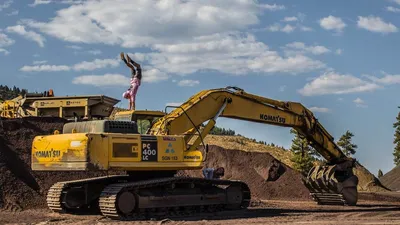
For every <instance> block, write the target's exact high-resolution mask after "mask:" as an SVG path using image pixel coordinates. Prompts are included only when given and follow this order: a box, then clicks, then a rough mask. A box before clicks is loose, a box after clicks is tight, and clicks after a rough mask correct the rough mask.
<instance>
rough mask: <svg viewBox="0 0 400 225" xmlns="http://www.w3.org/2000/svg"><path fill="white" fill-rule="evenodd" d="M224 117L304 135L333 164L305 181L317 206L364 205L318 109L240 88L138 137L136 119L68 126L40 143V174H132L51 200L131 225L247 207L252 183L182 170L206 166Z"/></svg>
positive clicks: (65, 186) (52, 195)
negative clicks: (212, 136) (211, 137)
mask: <svg viewBox="0 0 400 225" xmlns="http://www.w3.org/2000/svg"><path fill="white" fill-rule="evenodd" d="M123 113H125V114H126V113H127V112H123ZM156 116H157V115H156ZM218 117H226V118H232V119H239V120H246V121H252V122H257V123H264V124H269V125H276V126H282V127H291V128H293V129H295V130H297V131H298V132H299V133H300V134H302V135H303V136H304V137H306V138H307V139H308V140H309V141H310V145H311V146H313V147H314V148H315V149H316V150H317V151H318V152H319V153H320V155H321V156H322V157H324V158H325V160H326V163H325V165H321V166H316V167H314V168H313V169H312V170H311V171H310V173H309V175H308V177H307V178H306V179H305V181H304V183H305V184H306V186H307V187H308V188H309V190H310V193H311V195H312V196H313V198H314V200H315V201H316V202H318V203H319V204H341V205H356V204H357V199H358V196H357V184H358V179H357V177H356V176H355V175H354V174H353V170H352V169H353V167H354V163H355V160H354V159H352V158H348V157H347V156H346V155H345V154H343V152H342V151H341V150H340V148H339V147H338V146H337V145H336V144H335V142H334V139H333V137H332V136H331V135H330V134H329V133H328V132H327V131H326V130H325V129H324V128H323V126H322V125H321V124H320V123H319V122H318V120H317V119H316V118H315V117H314V115H313V113H312V112H311V111H310V110H308V109H307V108H305V107H304V106H303V105H302V104H300V103H296V102H288V101H278V100H273V99H269V98H265V97H261V96H257V95H253V94H250V93H247V92H245V91H244V90H242V89H240V88H237V87H226V88H218V89H209V90H204V91H200V92H199V93H197V94H195V95H193V96H192V97H191V98H189V99H188V100H187V101H186V102H184V103H183V104H182V105H180V106H178V107H175V109H173V110H172V111H171V112H170V113H166V114H165V115H164V116H161V115H158V118H156V119H154V120H152V119H150V120H148V121H149V123H148V124H147V127H146V129H145V130H146V131H145V132H139V131H138V125H137V121H135V120H133V119H132V120H129V121H127V120H125V121H124V120H119V121H118V120H114V121H111V120H97V121H86V122H71V123H67V124H65V125H64V128H63V132H62V133H61V134H54V135H47V136H37V137H35V139H34V141H33V145H32V169H33V170H37V171H65V170H68V171H74V170H75V171H76V170H78V171H113V170H117V171H126V174H122V175H110V176H103V177H93V178H89V179H82V180H72V181H64V182H58V183H55V184H54V185H53V186H52V187H51V188H50V189H49V191H48V195H47V204H48V207H49V208H50V209H51V210H53V211H54V212H60V213H62V212H64V213H79V212H80V211H81V210H86V209H88V208H91V207H94V208H97V209H98V210H99V212H100V213H101V214H102V215H104V216H106V217H109V218H113V219H120V220H124V219H135V218H143V217H145V218H148V217H151V216H155V215H168V216H171V215H173V214H180V213H191V212H192V213H195V212H204V211H207V212H210V211H211V212H212V211H215V210H229V209H244V208H247V207H248V206H249V205H250V200H251V192H250V189H249V187H248V185H247V184H246V183H244V182H242V181H236V180H224V179H208V178H198V177H182V176H178V175H177V171H179V170H200V169H202V168H203V162H204V161H205V160H206V158H207V153H208V146H207V145H205V144H204V141H203V139H204V138H205V136H206V135H207V134H208V133H209V132H210V130H211V129H212V128H213V127H214V125H215V124H216V120H217V118H218ZM204 124H205V125H204ZM142 130H143V129H142ZM201 145H202V148H200V147H201Z"/></svg>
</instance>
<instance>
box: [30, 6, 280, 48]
mask: <svg viewBox="0 0 400 225" xmlns="http://www.w3.org/2000/svg"><path fill="white" fill-rule="evenodd" d="M279 8H280V7H279V6H275V5H272V6H271V5H262V6H260V5H258V4H257V3H256V2H255V1H243V0H221V1H165V0H163V1H158V2H157V3H154V1H137V2H135V4H126V1H124V0H115V1H108V0H99V1H87V2H85V3H83V4H81V5H73V6H70V7H68V8H65V9H61V10H59V11H57V12H56V16H55V17H54V18H52V19H51V20H50V21H49V22H37V21H34V20H23V22H24V23H25V24H27V25H28V26H31V27H34V28H38V29H40V30H41V31H42V32H44V33H46V34H48V35H51V36H54V37H57V38H59V39H62V40H65V41H69V42H75V43H104V44H109V45H114V44H118V45H121V46H123V47H140V46H149V45H152V44H156V43H164V44H172V43H181V42H184V41H188V40H192V38H193V37H198V36H204V35H211V34H214V33H218V32H227V31H232V30H241V29H244V28H246V27H247V26H249V25H254V24H257V23H259V19H258V15H259V14H260V13H261V12H262V9H271V10H273V9H279ZM131 21H135V22H134V23H132V22H131ZM138 21H140V22H138ZM143 27H146V29H143Z"/></svg>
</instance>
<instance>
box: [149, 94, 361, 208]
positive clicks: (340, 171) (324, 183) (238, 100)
mask: <svg viewBox="0 0 400 225" xmlns="http://www.w3.org/2000/svg"><path fill="white" fill-rule="evenodd" d="M216 115H217V116H216ZM218 116H220V117H226V118H232V119H239V120H245V121H252V122H257V123H264V124H269V125H274V126H281V127H291V128H293V129H295V130H296V131H297V132H298V133H300V134H301V135H303V136H304V137H305V138H306V139H307V140H308V141H309V142H310V145H311V146H312V147H314V148H315V150H316V151H317V152H318V153H320V155H321V156H322V157H323V158H325V159H326V165H324V166H317V167H314V168H313V169H312V170H311V171H310V173H309V174H308V177H307V178H308V179H306V180H305V181H304V182H305V184H306V186H307V187H308V188H309V190H310V192H311V195H312V196H313V197H314V199H315V200H316V201H317V202H318V203H319V204H337V203H339V204H349V205H354V204H356V202H357V190H356V188H357V184H358V179H357V177H356V176H354V175H353V173H352V168H353V167H354V163H355V160H354V159H352V158H349V157H347V156H346V155H345V154H344V153H343V152H342V151H341V149H340V148H339V147H338V146H337V144H336V143H335V142H334V138H333V137H332V136H331V135H330V134H329V133H328V131H327V130H326V129H325V128H324V127H323V126H322V125H321V124H320V123H319V121H318V120H317V119H316V117H315V116H314V115H313V113H312V112H311V111H310V110H309V109H307V108H306V107H304V106H303V105H302V104H300V103H297V102H290V101H278V100H274V99H269V98H265V97H261V96H257V95H253V94H250V93H247V92H245V91H244V90H242V89H240V88H237V87H227V88H219V89H211V90H204V91H201V92H199V93H198V94H196V95H194V96H192V97H191V98H189V99H188V100H187V101H186V102H184V103H183V104H182V105H181V106H180V107H178V108H176V109H175V110H173V111H172V112H171V113H169V114H168V115H166V116H165V117H163V118H162V119H160V120H159V121H158V122H157V123H155V124H154V125H153V127H152V128H151V130H150V134H152V135H174V134H186V135H187V140H189V139H190V138H191V137H192V136H193V135H194V133H195V131H198V130H199V129H200V126H201V125H202V124H203V123H204V122H206V121H209V123H211V125H210V126H206V127H205V130H206V131H203V132H202V134H201V135H199V136H198V137H197V140H196V141H195V144H194V145H192V146H191V147H190V148H191V150H192V149H194V148H196V147H197V145H199V144H200V141H201V140H202V139H203V138H204V137H205V136H206V135H207V133H208V132H209V131H210V130H211V128H212V126H213V125H214V124H215V122H216V121H215V120H216V117H218Z"/></svg>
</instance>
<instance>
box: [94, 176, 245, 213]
mask: <svg viewBox="0 0 400 225" xmlns="http://www.w3.org/2000/svg"><path fill="white" fill-rule="evenodd" d="M182 185H186V186H191V188H192V189H193V190H199V189H201V187H203V188H204V189H203V192H202V193H199V192H195V191H193V192H190V191H189V189H190V188H188V189H187V190H188V192H187V193H183V192H180V191H182V190H183V189H181V188H180V187H178V186H182ZM214 185H223V186H227V187H226V189H220V188H215V186H214ZM168 187H171V189H170V190H169V191H168V190H167V189H168ZM199 187H200V188H199ZM175 188H176V190H177V191H174V189H175ZM230 188H233V189H232V191H230V190H229V189H230ZM235 188H236V190H235ZM151 190H153V191H151ZM223 190H225V191H226V192H224V191H223ZM148 191H150V192H148ZM146 192H147V195H146ZM161 192H162V193H163V194H160V193H161ZM151 193H154V195H152V194H151ZM157 193H158V195H157ZM180 193H181V194H180ZM122 195H124V196H123V197H122ZM128 196H132V197H128ZM133 196H134V197H133ZM250 196H251V195H250V190H249V188H248V186H247V185H246V184H245V183H243V182H240V181H228V180H206V179H201V178H187V177H173V178H164V179H157V180H149V181H140V182H131V183H125V184H111V185H109V186H107V187H106V188H105V189H104V190H103V192H102V194H101V196H100V200H99V206H100V210H101V213H102V214H103V215H104V216H107V217H109V218H112V219H118V220H135V219H148V218H150V217H160V216H161V217H162V216H169V217H173V216H179V215H190V214H192V215H194V214H195V213H201V212H215V211H219V210H227V209H243V208H247V207H248V206H249V204H250ZM124 198H125V199H126V198H128V199H129V198H132V199H134V201H131V203H132V205H130V206H127V203H126V202H123V201H124V200H125V199H124ZM141 200H143V201H145V202H141Z"/></svg>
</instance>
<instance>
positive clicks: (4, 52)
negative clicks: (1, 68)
mask: <svg viewBox="0 0 400 225" xmlns="http://www.w3.org/2000/svg"><path fill="white" fill-rule="evenodd" d="M0 52H2V53H3V54H4V55H8V54H10V52H9V51H7V50H5V49H4V48H0Z"/></svg>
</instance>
